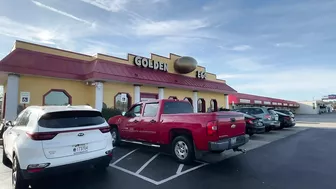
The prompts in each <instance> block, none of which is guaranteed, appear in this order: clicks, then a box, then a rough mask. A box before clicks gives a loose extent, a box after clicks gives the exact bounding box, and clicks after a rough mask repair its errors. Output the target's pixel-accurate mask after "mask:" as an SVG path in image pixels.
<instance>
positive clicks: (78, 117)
mask: <svg viewBox="0 0 336 189" xmlns="http://www.w3.org/2000/svg"><path fill="white" fill-rule="evenodd" d="M104 122H105V119H104V118H103V117H102V114H101V113H100V112H98V111H87V110H79V111H62V112H52V113H47V114H44V115H43V116H41V118H40V119H39V121H38V124H39V125H40V126H41V127H45V128H55V129H57V128H72V127H83V126H94V125H100V124H103V123H104Z"/></svg>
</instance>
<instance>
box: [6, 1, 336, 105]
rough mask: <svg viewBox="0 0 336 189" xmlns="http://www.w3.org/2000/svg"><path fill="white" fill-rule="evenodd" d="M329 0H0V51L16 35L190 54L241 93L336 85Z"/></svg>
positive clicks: (278, 93) (298, 91)
mask: <svg viewBox="0 0 336 189" xmlns="http://www.w3.org/2000/svg"><path fill="white" fill-rule="evenodd" d="M335 18H336V1H335V0H295V1H294V0H277V1H266V0H263V1H262V0H253V1H251V0H203V1H201V0H194V1H179V0H66V1H65V0H62V1H61V0H36V1H31V0H26V1H22V0H2V1H1V2H0V42H1V45H0V58H2V57H4V56H5V55H6V54H8V52H9V51H10V50H11V48H12V46H13V43H14V40H15V39H19V40H25V41H30V42H34V43H39V44H43V45H48V46H52V47H57V48H62V49H66V50H72V51H77V52H81V53H86V54H90V55H93V54H95V53H105V54H109V55H114V56H119V57H125V56H126V54H127V53H132V54H138V55H142V56H147V57H148V56H149V55H150V53H151V52H153V53H156V54H160V55H163V56H168V54H169V53H170V52H172V53H175V54H179V55H189V56H193V57H194V58H196V60H197V61H198V62H199V64H200V65H203V66H205V67H206V68H207V71H209V72H213V73H215V74H217V75H218V77H219V78H221V79H225V80H227V83H228V84H229V85H230V86H232V87H233V88H235V89H236V90H238V91H239V92H243V93H250V94H256V95H263V96H270V97H276V98H283V99H288V100H312V99H313V98H315V99H316V98H320V97H322V96H323V95H327V94H332V93H336V80H335V77H334V76H335V75H336V64H335V61H336V53H335V49H336V19H335Z"/></svg>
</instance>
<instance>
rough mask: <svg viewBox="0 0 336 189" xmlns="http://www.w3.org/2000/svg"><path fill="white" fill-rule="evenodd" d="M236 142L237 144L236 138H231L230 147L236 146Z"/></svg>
mask: <svg viewBox="0 0 336 189" xmlns="http://www.w3.org/2000/svg"><path fill="white" fill-rule="evenodd" d="M236 142H237V138H236V137H234V138H231V145H232V144H236Z"/></svg>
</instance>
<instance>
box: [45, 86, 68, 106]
mask: <svg viewBox="0 0 336 189" xmlns="http://www.w3.org/2000/svg"><path fill="white" fill-rule="evenodd" d="M68 104H71V96H70V94H69V93H67V92H66V91H65V90H63V89H52V90H50V91H49V92H47V93H46V94H45V95H43V105H46V106H66V105H68Z"/></svg>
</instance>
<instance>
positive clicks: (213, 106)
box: [210, 99, 218, 112]
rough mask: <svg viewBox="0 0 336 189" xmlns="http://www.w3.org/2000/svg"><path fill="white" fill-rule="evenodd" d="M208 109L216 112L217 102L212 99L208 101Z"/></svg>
mask: <svg viewBox="0 0 336 189" xmlns="http://www.w3.org/2000/svg"><path fill="white" fill-rule="evenodd" d="M210 108H211V111H212V112H217V110H218V105H217V100H215V99H212V100H211V101H210Z"/></svg>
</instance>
